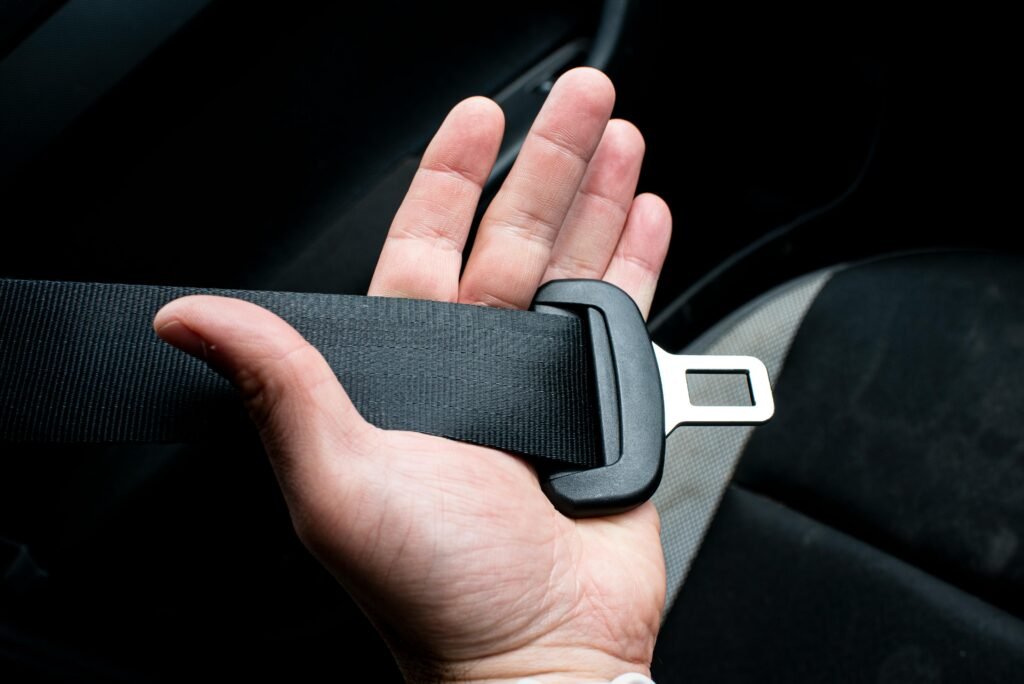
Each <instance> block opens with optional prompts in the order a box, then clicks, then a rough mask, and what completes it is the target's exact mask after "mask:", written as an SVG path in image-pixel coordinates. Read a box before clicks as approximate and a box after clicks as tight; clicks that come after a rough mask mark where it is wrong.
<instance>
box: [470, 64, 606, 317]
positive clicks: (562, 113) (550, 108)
mask: <svg viewBox="0 0 1024 684" xmlns="http://www.w3.org/2000/svg"><path fill="white" fill-rule="evenodd" d="M614 103H615V90H614V88H613V87H612V84H611V81H609V80H608V77H607V76H605V75H604V74H602V73H601V72H599V71H597V70H595V69H588V68H582V69H573V70H572V71H569V72H567V73H566V74H565V75H564V76H562V77H561V78H560V79H558V82H556V83H555V86H554V87H553V88H552V89H551V94H550V95H549V96H548V99H547V101H546V102H545V103H544V107H543V108H542V109H541V111H540V114H538V115H537V120H536V121H535V122H534V124H533V127H532V128H531V129H530V133H529V135H527V137H526V140H525V141H524V142H523V148H522V151H521V152H520V154H519V158H518V159H517V160H516V163H515V165H514V166H513V167H512V170H511V171H510V172H509V175H508V178H507V179H506V180H505V183H504V185H502V187H501V190H500V191H499V192H498V195H497V196H496V197H495V198H494V201H493V202H492V203H491V206H490V207H488V209H487V213H486V214H485V215H484V218H483V220H482V221H481V223H480V230H479V233H478V234H477V239H476V245H475V246H474V248H473V252H472V254H471V255H470V257H469V262H468V263H467V264H466V271H465V273H464V274H463V276H462V281H461V283H460V285H459V301H461V302H464V303H469V304H486V305H489V306H501V307H506V308H518V309H524V308H527V307H528V306H529V305H530V302H531V301H532V300H533V295H534V293H535V292H536V290H537V285H538V284H539V283H540V280H541V277H542V276H543V275H544V271H545V269H546V268H547V265H548V261H549V258H550V255H551V248H552V245H553V244H554V242H555V238H556V237H557V235H558V231H559V229H560V228H561V226H562V222H563V221H564V220H565V216H566V214H567V213H568V211H569V207H570V206H571V205H572V202H573V199H574V198H575V196H576V190H577V189H578V188H579V185H580V181H581V180H582V179H583V175H584V173H585V172H586V170H587V165H588V164H589V163H590V159H591V157H592V156H593V154H594V150H595V149H596V148H597V145H598V142H600V140H601V135H602V134H603V132H604V129H605V126H606V125H607V124H608V118H609V116H610V115H611V111H612V105H613V104H614Z"/></svg>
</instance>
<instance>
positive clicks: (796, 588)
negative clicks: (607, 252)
mask: <svg viewBox="0 0 1024 684" xmlns="http://www.w3.org/2000/svg"><path fill="white" fill-rule="evenodd" d="M863 12H866V10H864V9H857V10H856V11H855V10H853V9H849V12H848V16H845V17H844V18H843V19H842V21H839V20H826V19H825V18H824V17H822V18H820V20H819V22H818V23H816V24H815V26H816V29H815V30H813V31H808V30H805V29H804V28H803V27H804V25H805V22H806V21H807V20H808V18H807V17H803V18H801V19H799V20H797V19H793V18H789V17H783V16H771V17H765V18H764V19H763V20H762V21H751V22H749V25H745V26H741V25H740V23H739V21H738V19H737V18H736V17H735V16H731V14H730V12H728V11H724V10H723V11H721V13H720V14H718V15H715V14H714V13H713V12H711V11H710V10H709V9H708V8H695V7H691V6H688V5H683V4H679V3H672V2H640V1H638V0H604V1H603V2H581V1H579V0H547V1H545V2H538V1H536V0H519V1H518V2H516V3H513V4H511V5H507V4H493V3H492V4H488V3H473V4H470V3H461V2H446V3H398V2H389V1H386V0H385V1H382V2H376V3H336V2H323V1H314V2H307V3H273V4H270V3H243V2H231V1H229V0H173V1H172V0H151V1H150V2H146V3H136V2H127V1H125V2H94V1H91V0H17V1H15V2H4V3H0V216H2V219H0V220H2V225H3V235H4V238H5V241H4V246H3V247H2V248H0V277H2V278H24V279H36V280H62V281H87V282H109V283H136V284H166V285H188V286H194V287H216V288H237V289H256V290H283V291H290V292H325V293H343V294H365V292H366V290H367V286H368V284H369V281H370V277H371V275H372V273H373V269H374V265H375V263H376V259H377V255H378V253H379V252H380V249H381V245H382V243H383V240H384V237H385V235H386V231H387V228H388V225H389V223H390V220H391V218H392V216H393V215H394V212H395V209H396V208H397V206H398V204H399V203H400V201H401V199H402V197H403V195H404V193H405V190H406V189H407V187H408V185H409V181H410V180H411V178H412V175H413V173H414V171H415V169H416V166H417V161H418V158H419V156H420V154H421V153H422V151H423V149H424V148H425V146H426V144H427V142H428V140H429V139H430V136H431V135H432V133H433V132H434V130H436V127H437V125H438V124H439V123H440V121H441V120H442V119H443V117H444V115H445V113H446V112H447V111H448V109H450V108H451V106H453V105H454V104H455V103H456V102H458V101H459V100H461V99H463V98H465V97H468V96H471V95H478V94H482V95H487V96H489V97H492V98H493V99H495V100H496V101H497V102H498V103H499V104H500V105H501V106H502V108H503V109H504V111H505V116H506V121H507V124H506V138H505V142H504V145H503V148H502V152H501V154H500V155H499V160H498V163H497V165H496V168H495V170H494V172H493V174H492V176H491V178H490V179H489V180H488V183H487V187H486V189H485V197H484V199H483V201H482V203H481V206H486V204H487V201H488V199H489V197H492V196H493V194H494V193H495V192H496V190H497V188H498V187H499V185H500V183H501V181H502V179H503V177H504V175H505V173H506V172H507V171H508V169H509V167H510V166H511V163H512V161H513V159H514V158H515V154H516V151H517V149H518V145H519V143H520V142H521V141H522V139H523V137H524V136H525V134H526V131H527V130H528V128H529V126H530V123H531V121H532V120H533V117H534V116H535V115H536V113H537V111H538V109H539V107H540V105H541V103H542V102H543V100H544V97H545V94H546V92H547V90H548V89H549V88H550V86H551V83H552V82H553V80H554V79H555V78H556V77H557V76H558V75H559V74H560V73H562V72H564V71H566V70H568V69H570V68H572V67H576V66H581V65H590V66H594V67H597V68H600V69H602V70H604V71H605V72H606V73H607V74H608V75H609V76H610V77H611V79H612V81H613V82H614V83H615V86H616V93H617V100H616V106H615V116H618V117H621V118H625V119H628V120H630V121H632V122H634V123H635V124H636V125H637V126H638V127H639V128H640V130H641V131H642V132H643V134H644V138H645V141H646V148H647V152H646V157H645V164H644V169H643V174H642V176H641V181H640V190H641V191H651V192H655V193H658V194H659V195H661V196H662V197H663V198H664V199H665V200H666V201H667V202H668V204H669V206H670V207H671V208H672V210H673V215H674V234H673V241H672V245H671V247H670V251H669V256H668V259H667V261H666V265H665V268H664V272H663V274H662V277H661V280H660V284H659V290H658V293H657V296H656V298H655V302H654V305H653V308H652V311H651V315H650V317H649V320H648V328H649V331H650V335H651V338H652V339H653V340H654V341H655V342H656V343H657V344H658V345H660V346H662V347H663V348H665V349H667V350H669V351H672V352H678V351H681V350H686V351H687V353H695V354H696V353H714V354H746V355H751V356H756V357H758V358H760V359H762V360H763V361H764V363H765V364H766V366H767V367H768V369H769V372H770V375H771V379H772V383H773V385H774V392H775V405H776V415H775V417H774V419H773V420H772V421H771V422H769V423H768V424H767V425H764V426H762V427H757V428H751V427H742V426H734V427H728V428H709V427H683V428H679V429H677V430H676V431H675V432H674V433H672V435H671V436H670V437H669V438H668V442H667V447H666V456H665V471H664V477H663V480H662V484H661V486H660V488H659V489H658V491H657V493H656V494H655V496H654V501H655V503H656V505H657V507H658V510H659V512H660V514H661V518H662V543H663V547H664V549H665V554H666V562H667V567H668V602H667V605H666V607H665V613H664V622H663V627H662V632H661V636H660V638H659V642H658V647H657V650H656V652H655V659H654V662H653V665H652V670H653V678H654V680H655V681H658V682H677V681H679V682H682V681H687V682H705V681H706V682H748V681H759V682H804V681H807V682H821V681H832V682H844V681H858V682H859V681H868V680H870V681H879V682H938V681H947V682H948V681H992V682H1002V681H1018V680H1019V679H1020V676H1021V674H1020V673H1022V672H1024V420H1022V418H1024V268H1022V266H1024V261H1022V257H1021V240H1020V237H1019V233H1020V230H1019V227H1017V223H1016V220H1014V219H1013V218H1012V217H1013V216H1014V215H1016V214H1017V211H1016V210H1015V208H1013V207H1012V206H1007V205H1008V204H1009V200H1010V198H1012V197H1013V193H1014V189H1015V186H1016V183H1015V182H1014V180H1013V179H1014V177H1015V174H1012V173H1011V172H1010V170H1009V169H1010V168H1011V167H1013V161H1014V159H1015V157H1014V155H1013V154H1012V151H1011V141H1012V138H1013V136H1012V134H1011V133H1010V132H1011V131H1013V130H1014V115H1013V113H1012V109H1011V107H1010V103H1011V102H1012V101H1013V100H1014V99H1015V97H1014V91H1015V90H1016V88H1014V86H1015V85H1016V84H1017V83H1018V82H1019V73H1017V71H1016V70H1015V68H1014V66H1013V64H1014V60H1013V59H1011V55H1010V54H1009V53H1010V48H1009V44H1010V43H1011V42H1012V41H1010V42H1008V41H1005V40H1003V39H1002V38H1001V37H1000V36H999V35H998V33H999V32H1000V31H1001V30H1003V28H1002V26H1001V24H1005V22H1002V21H1000V20H998V18H995V17H992V18H989V19H987V20H986V21H985V24H986V25H985V26H984V27H981V28H980V29H979V30H978V31H975V28H974V27H973V26H970V25H969V24H970V22H969V21H968V20H966V19H962V18H960V17H957V18H948V19H947V20H942V19H939V18H936V17H929V18H927V19H925V18H922V17H915V18H914V19H913V20H912V21H906V22H904V21H902V20H900V19H897V18H895V17H879V16H866V15H865V14H863ZM812 23H814V22H812ZM840 27H842V28H845V29H853V30H850V31H849V33H850V34H851V35H852V36H853V37H852V38H846V37H843V36H842V34H843V33H845V31H843V32H841V31H840V30H839V29H840ZM3 338H4V331H3V321H2V320H0V345H2V343H3ZM695 386H697V385H696V383H695ZM699 390H700V392H701V397H702V401H704V402H706V403H709V404H729V403H737V402H738V403H742V402H743V401H744V392H745V391H746V387H745V386H743V387H737V386H736V385H735V384H731V383H729V382H728V381H727V379H726V378H725V377H724V376H723V377H718V378H715V377H711V378H710V380H708V381H707V383H706V384H705V383H702V384H701V385H700V386H699ZM748 398H749V397H748ZM3 409H4V407H3V406H0V411H2V410H3ZM0 449H2V452H3V457H2V458H0V617H2V620H0V635H2V638H0V662H2V665H0V678H2V679H4V680H5V681H10V682H14V681H52V680H61V681H66V680H76V681H77V680H102V681H132V682H146V681H169V680H181V679H183V678H185V677H193V676H196V674H198V673H203V674H212V675H214V676H230V677H238V678H243V677H254V676H265V677H274V678H281V679H288V680H294V681H306V680H313V679H315V678H320V677H322V676H323V675H324V673H329V672H331V671H337V670H338V669H339V667H341V665H348V664H353V663H358V664H360V665H361V666H365V667H369V668H372V671H374V672H376V673H377V674H376V675H375V677H376V678H375V680H374V681H401V675H400V674H399V672H398V670H397V668H396V666H395V665H394V663H393V662H392V659H391V656H390V654H389V652H388V650H387V648H386V646H385V644H384V642H383V641H382V640H381V638H380V637H379V636H378V634H377V632H376V631H375V629H374V628H373V626H372V625H371V624H370V623H369V621H368V620H367V619H366V617H365V616H364V615H363V614H362V612H361V611H360V609H359V608H358V607H357V606H356V605H355V603H353V601H352V600H351V599H350V598H349V597H348V596H347V595H346V594H345V593H344V591H342V590H341V589H340V588H339V587H338V585H337V583H336V582H335V580H334V579H333V578H332V577H331V576H330V575H329V574H328V573H327V572H326V571H325V570H324V569H323V568H322V567H321V566H320V565H319V564H318V563H317V562H316V560H315V559H313V558H312V557H311V556H310V555H309V554H308V552H307V551H306V550H305V549H304V548H303V546H302V544H301V543H300V542H299V540H298V539H297V537H296V536H295V533H294V532H293V530H292V527H291V523H290V520H289V517H288V514H287V511H286V508H285V505H284V502H283V501H282V499H281V495H280V492H279V490H278V488H277V485H276V483H275V480H274V477H273V473H272V471H271V468H270V466H269V464H268V463H267V462H266V459H265V458H263V457H262V450H261V447H260V445H259V443H258V441H257V440H256V439H255V437H253V438H252V440H250V441H248V442H243V443H238V444H233V445H231V446H230V447H228V446H225V445H224V444H217V445H181V444H150V445H115V446H112V445H81V444H79V445H45V444H15V443H8V444H3V443H0Z"/></svg>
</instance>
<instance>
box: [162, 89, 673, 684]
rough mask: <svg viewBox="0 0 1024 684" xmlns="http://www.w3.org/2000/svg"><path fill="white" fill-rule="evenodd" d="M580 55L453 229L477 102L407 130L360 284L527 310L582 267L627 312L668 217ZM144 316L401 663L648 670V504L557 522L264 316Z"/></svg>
mask: <svg viewBox="0 0 1024 684" xmlns="http://www.w3.org/2000/svg"><path fill="white" fill-rule="evenodd" d="M614 98H615V93H614V89H613V87H612V84H611V82H610V81H609V80H608V79H607V77H605V76H604V75H603V74H601V73H600V72H598V71H595V70H593V69H576V70H573V71H570V72H568V73H566V74H565V75H563V76H562V77H561V78H560V79H559V80H558V82H557V83H556V84H555V86H554V88H553V89H552V91H551V93H550V95H549V97H548V99H547V102H546V103H545V105H544V108H543V109H542V111H541V112H540V114H539V115H538V117H537V120H536V121H535V122H534V125H533V128H532V129H531V132H530V134H529V136H528V138H527V139H526V141H525V143H524V144H523V148H522V152H521V153H520V155H519V158H518V160H517V161H516V163H515V166H514V168H513V169H512V171H511V172H510V174H509V176H508V179H507V180H506V181H505V184H504V185H503V186H502V189H501V191H500V192H499V193H498V195H497V196H496V197H495V199H494V201H493V202H492V203H491V205H490V206H489V207H488V209H487V212H486V214H485V215H484V218H483V220H482V223H481V225H480V228H479V232H478V235H477V238H476V243H475V247H474V249H473V252H472V254H470V255H469V256H468V261H467V263H466V268H465V272H464V273H462V275H461V278H460V270H461V266H462V262H463V247H464V245H465V242H466V237H467V235H468V233H469V229H470V224H471V222H472V218H473V214H474V211H475V209H476V205H477V202H478V200H479V197H480V192H481V186H482V184H483V183H484V181H485V180H486V178H487V176H488V173H489V172H490V169H491V166H492V165H493V163H494V160H495V157H496V155H497V153H498V147H499V144H500V142H501V137H502V132H503V127H504V120H503V117H502V113H501V110H500V108H499V107H498V106H497V105H496V104H495V103H494V102H492V101H490V100H488V99H486V98H482V97H474V98H470V99H468V100H465V101H463V102H461V103H460V104H458V105H457V106H456V107H455V108H454V109H452V111H451V112H450V113H449V115H448V117H447V118H446V119H445V121H444V123H442V124H441V127H440V129H439V130H438V132H437V134H436V135H435V137H434V139H433V141H432V142H431V143H430V146H429V147H428V148H427V151H426V153H425V154H424V156H423V160H422V162H421V165H420V169H419V172H418V173H417V174H416V177H415V179H414V180H413V182H412V185H411V187H410V188H409V192H408V194H407V196H406V198H405V200H404V202H403V204H402V206H401V208H399V210H398V212H397V214H396V215H395V219H394V222H393V223H392V225H391V229H390V231H389V234H388V238H387V242H386V244H385V246H384V248H383V251H382V252H381V255H380V260H379V262H378V264H377V270H376V272H375V274H374V277H373V281H372V284H371V286H370V292H369V294H370V295H386V296H398V297H416V298H421V299H434V300H439V301H446V302H462V303H469V304H480V305H486V306H502V307H515V308H526V307H528V306H529V303H530V301H531V299H532V298H533V294H534V292H535V291H536V289H537V287H538V286H539V285H541V284H542V283H543V282H545V281H547V280H550V279H556V278H603V279H604V280H606V281H608V282H611V283H614V284H616V285H618V286H619V287H621V288H622V289H624V290H625V291H626V292H628V293H629V294H630V295H631V296H632V297H633V299H634V300H635V301H636V303H637V305H638V306H639V307H640V309H641V311H642V312H644V314H645V315H646V313H647V311H648V309H649V307H650V304H651V299H652V297H653V295H654V288H655V285H656V282H657V278H658V274H659V272H660V270H661V266H662V263H663V261H664V258H665V253H666V251H667V248H668V242H669V236H670V233H671V216H670V214H669V210H668V207H667V206H666V205H665V203H664V202H663V201H662V200H661V199H660V198H658V197H656V196H654V195H649V194H644V195H639V196H635V193H636V184H637V178H638V176H639V173H640V165H641V161H642V159H643V154H644V141H643V138H642V137H641V135H640V132H639V131H638V130H637V129H636V127H635V126H633V125H632V124H630V123H628V122H626V121H621V120H611V121H609V116H610V114H611V111H612V106H613V103H614ZM154 327H155V329H156V331H157V333H158V334H159V335H160V336H161V337H162V338H163V339H164V340H166V341H167V342H169V343H171V344H173V345H175V346H177V347H179V348H180V349H182V350H184V351H186V352H188V353H191V354H193V355H196V356H198V357H200V358H203V359H204V360H206V361H207V362H208V363H210V365H211V366H213V367H214V368H215V369H217V370H218V371H219V372H220V373H222V374H223V375H224V376H225V377H227V378H228V379H230V380H231V381H232V382H233V383H234V385H235V386H236V387H237V388H238V390H239V392H240V394H241V396H242V399H243V401H244V402H245V404H246V406H247V407H248V409H249V412H250V414H251V416H252V418H253V420H254V422H255V423H256V425H257V426H258V428H259V430H260V434H261V437H262V439H263V443H264V446H265V447H266V451H267V453H268V455H269V457H270V459H271V461H272V463H273V466H274V470H275V472H276V474H277V477H278V480H279V482H280V485H281V489H282V491H283V493H284V496H285V499H286V501H287V503H288V507H289V510H290V512H291V517H292V521H293V523H294V525H295V529H296V531H297V533H298V535H299V536H300V538H301V539H302V540H303V542H304V543H305V544H306V546H307V547H308V548H309V549H310V551H312V552H313V553H314V554H315V555H316V556H317V558H319V559H320V561H321V562H323V564H324V565H325V566H326V567H327V568H328V569H329V570H330V571H331V572H332V573H333V574H334V575H335V576H336V577H337V578H338V580H339V581H340V582H341V584H342V585H343V586H344V587H345V588H346V589H347V590H348V591H349V592H350V593H351V594H352V595H353V596H354V597H355V598H356V600H357V601H359V603H360V604H361V606H362V607H363V609H364V610H365V611H366V613H367V615H369V616H370V618H371V619H372V620H373V622H374V623H375V624H376V626H377V628H378V629H379V630H380V632H381V633H382V634H383V635H384V638H385V639H386V640H387V642H388V644H389V645H390V647H391V649H392V651H393V653H394V655H395V657H396V660H397V661H398V663H399V665H400V667H401V668H402V671H403V673H404V674H405V676H406V678H407V679H409V680H411V681H475V682H485V681H486V682H499V681H515V680H517V679H518V678H521V677H528V676H534V677H537V678H538V679H540V680H541V681H546V682H581V681H598V680H609V679H612V678H614V677H616V676H618V675H620V674H623V673H625V672H641V673H644V674H649V667H650V662H651V657H652V653H653V649H654V642H655V638H656V637H657V633H658V628H659V621H660V615H661V609H662V606H663V603H664V600H665V568H664V560H663V556H662V551H661V545H660V542H659V536H658V534H659V521H658V514H657V512H656V510H655V509H654V506H653V505H652V504H651V503H647V504H644V505H643V506H640V507H639V508H637V509H635V510H633V511H631V512H629V513H626V514H623V515H618V516H613V517H608V518H597V519H587V520H572V519H569V518H565V517H563V516H562V515H561V514H559V513H558V512H557V511H555V509H554V508H553V507H552V506H551V504H550V503H549V502H548V500H547V498H546V497H545V496H544V495H543V493H542V492H541V490H540V487H539V485H538V482H537V477H536V475H535V473H534V472H533V470H532V469H531V468H530V467H529V466H528V465H527V464H526V463H524V462H522V461H521V460H519V459H518V458H515V457H513V456H511V455H509V454H505V453H502V452H498V451H495V450H491V449H486V448H482V447H477V446H471V445H467V444H461V443H457V442H453V441H449V440H445V439H441V438H438V437H432V436H427V435H422V434H415V433H408V432H395V431H384V430H380V429H378V428H375V427H373V426H371V425H370V424H368V423H366V422H365V421H364V420H363V419H362V418H361V417H360V416H359V414H358V413H357V411H356V410H355V408H354V407H353V406H352V404H351V402H350V401H349V399H348V397H347V395H346V394H345V391H344V389H343V388H342V387H341V385H340V384H339V383H338V381H337V379H336V378H335V376H334V373H333V372H332V371H331V369H330V368H329V367H328V366H327V364H326V362H325V361H324V360H323V357H321V355H320V354H319V352H317V350H316V349H314V348H313V347H311V346H310V345H309V344H308V343H307V342H306V341H305V340H304V339H303V338H302V337H301V336H300V335H299V334H298V333H297V332H295V330H294V329H292V328H291V327H290V326H289V325H288V324H287V323H285V322H284V321H282V320H281V319H280V318H278V317H277V316H275V315H274V314H272V313H270V312H268V311H266V310H264V309H261V308H260V307H257V306H255V305H252V304H248V303H245V302H241V301H238V300H232V299H227V298H220V297H208V296H195V297H185V298H183V299H179V300H176V301H174V302H171V303H170V304H168V305H167V306H166V307H164V308H163V309H162V310H161V311H160V312H159V313H158V314H157V316H156V319H155V321H154Z"/></svg>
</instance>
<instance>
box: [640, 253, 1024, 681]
mask: <svg viewBox="0 0 1024 684" xmlns="http://www.w3.org/2000/svg"><path fill="white" fill-rule="evenodd" d="M771 301H772V297H768V298H766V299H764V300H762V301H761V302H760V303H759V304H758V306H759V307H762V308H763V307H765V306H768V305H770V304H771ZM796 328H797V333H796V335H795V338H794V339H793V341H792V344H791V346H790V347H789V349H788V354H786V358H785V364H784V366H785V370H784V372H783V373H782V374H781V376H780V378H779V380H778V382H777V385H776V405H777V414H776V417H775V419H774V420H773V421H772V422H771V423H770V424H768V425H766V426H764V427H762V428H759V429H758V430H756V431H754V432H753V434H752V436H751V437H750V438H749V441H747V442H746V444H745V448H743V453H742V456H741V458H740V459H739V464H738V467H737V469H736V472H735V476H734V477H733V479H732V481H731V483H730V484H729V485H728V488H727V490H726V491H725V493H724V496H723V498H722V505H721V507H720V508H719V510H718V512H717V515H716V516H715V518H714V521H713V523H712V524H711V526H710V529H709V531H708V534H707V537H706V538H705V540H704V543H703V545H702V546H701V548H700V551H699V553H697V555H696V558H695V560H693V564H692V568H691V569H690V571H689V574H688V575H686V581H685V584H683V585H682V588H681V589H679V588H678V587H676V588H675V590H676V591H678V597H677V598H676V600H675V602H674V604H673V605H672V606H671V609H670V610H669V612H668V614H667V618H666V621H665V625H664V629H663V634H662V638H661V640H660V641H659V646H658V651H657V654H656V658H655V678H656V680H658V681H663V682H671V681H687V682H700V681H714V682H729V681H753V680H756V681H779V682H794V681H816V682H817V681H829V682H836V681H887V682H888V681H891V682H897V681H898V682H907V681H924V682H932V681H936V682H937V681H947V682H948V681H1020V680H1021V677H1022V676H1024V545H1022V541H1024V540H1022V537H1024V260H1022V259H1021V258H1019V257H1016V256H1005V255H994V254H982V253H941V254H923V255H912V256H900V257H892V258H887V259H882V260H877V261H873V262H870V263H866V264H861V265H857V266H852V267H847V268H843V269H839V270H837V271H835V272H834V273H831V274H830V275H829V277H828V278H827V282H824V285H823V286H821V287H820V288H819V289H818V290H817V292H816V294H815V295H814V297H813V301H812V303H811V304H810V306H809V308H807V309H806V312H805V314H803V316H802V320H801V321H799V323H798V325H797V326H796ZM728 334H729V331H728V330H726V331H722V330H713V331H711V333H710V335H711V336H713V337H720V336H722V335H728ZM713 343H714V340H707V339H705V340H701V341H699V342H698V345H701V346H704V347H707V346H708V345H710V344H713ZM675 439H680V440H682V441H683V446H682V450H681V453H682V455H683V456H684V457H685V453H686V448H685V439H686V438H685V436H683V437H679V436H677V437H675ZM678 450H679V449H678V448H677V451H678ZM669 519H670V520H671V517H670V518H669ZM679 525H680V523H676V526H677V527H678V526H679ZM666 534H667V535H669V536H671V535H673V534H679V532H677V531H674V530H672V529H669V530H668V531H667V532H666ZM670 576H671V573H670ZM672 589H673V588H672V587H671V586H670V595H674V594H673V592H672Z"/></svg>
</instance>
